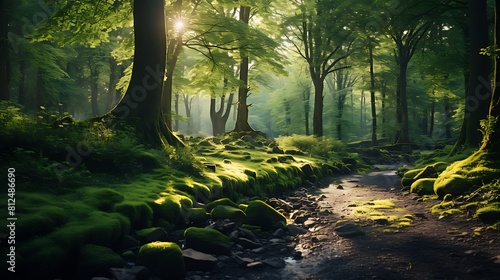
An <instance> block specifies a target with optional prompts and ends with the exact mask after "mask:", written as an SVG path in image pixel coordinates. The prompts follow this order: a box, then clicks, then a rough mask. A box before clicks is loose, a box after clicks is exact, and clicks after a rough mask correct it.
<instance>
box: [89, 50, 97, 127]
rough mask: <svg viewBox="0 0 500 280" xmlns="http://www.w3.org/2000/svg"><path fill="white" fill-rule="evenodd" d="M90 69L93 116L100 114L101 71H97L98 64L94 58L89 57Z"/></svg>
mask: <svg viewBox="0 0 500 280" xmlns="http://www.w3.org/2000/svg"><path fill="white" fill-rule="evenodd" d="M88 62H89V69H90V104H91V108H92V117H95V116H99V103H98V102H97V101H98V97H99V84H98V81H99V72H98V71H97V66H96V65H95V63H94V61H93V58H91V57H89V59H88Z"/></svg>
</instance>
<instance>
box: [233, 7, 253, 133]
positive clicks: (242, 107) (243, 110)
mask: <svg viewBox="0 0 500 280" xmlns="http://www.w3.org/2000/svg"><path fill="white" fill-rule="evenodd" d="M249 20H250V7H246V6H243V5H241V6H240V21H241V22H243V23H245V24H247V25H248V22H249ZM240 56H241V63H240V82H241V85H240V87H239V89H238V107H237V112H236V124H235V126H234V129H233V131H234V132H243V131H254V130H253V128H252V127H251V126H250V124H248V107H249V105H248V104H247V98H248V66H249V59H248V54H247V53H245V51H243V50H240Z"/></svg>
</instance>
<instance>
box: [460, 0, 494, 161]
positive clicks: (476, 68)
mask: <svg viewBox="0 0 500 280" xmlns="http://www.w3.org/2000/svg"><path fill="white" fill-rule="evenodd" d="M468 34H469V36H470V39H469V42H470V53H469V77H468V83H467V93H466V97H465V115H464V119H463V122H462V128H461V132H460V137H459V139H458V140H457V142H456V144H455V147H454V149H453V151H452V153H454V152H456V151H457V150H460V149H463V148H464V147H472V148H475V147H478V146H479V144H480V142H481V139H482V134H481V131H480V128H481V126H480V122H479V121H480V120H482V119H485V118H486V116H487V115H488V110H489V106H490V101H491V87H490V78H489V77H490V66H491V61H490V58H489V57H488V56H485V55H482V54H480V50H481V48H486V47H487V46H489V38H488V37H489V36H488V17H487V2H486V0H469V32H468Z"/></svg>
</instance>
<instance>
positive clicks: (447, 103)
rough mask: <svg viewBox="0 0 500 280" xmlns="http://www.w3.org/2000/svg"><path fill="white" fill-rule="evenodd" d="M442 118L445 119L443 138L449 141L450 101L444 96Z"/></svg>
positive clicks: (451, 117)
mask: <svg viewBox="0 0 500 280" xmlns="http://www.w3.org/2000/svg"><path fill="white" fill-rule="evenodd" d="M444 117H445V123H444V126H445V128H444V130H445V135H446V136H445V137H446V139H448V140H449V139H451V122H452V119H453V112H452V110H451V105H450V101H449V99H448V96H446V95H445V96H444Z"/></svg>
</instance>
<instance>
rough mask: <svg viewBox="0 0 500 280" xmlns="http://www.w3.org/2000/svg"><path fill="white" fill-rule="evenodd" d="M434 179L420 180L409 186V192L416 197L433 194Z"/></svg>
mask: <svg viewBox="0 0 500 280" xmlns="http://www.w3.org/2000/svg"><path fill="white" fill-rule="evenodd" d="M435 181H436V178H422V179H418V180H416V181H415V182H413V184H411V187H410V192H411V193H416V194H418V195H430V194H434V182H435Z"/></svg>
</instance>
